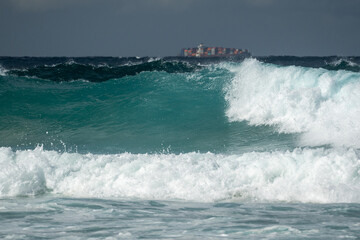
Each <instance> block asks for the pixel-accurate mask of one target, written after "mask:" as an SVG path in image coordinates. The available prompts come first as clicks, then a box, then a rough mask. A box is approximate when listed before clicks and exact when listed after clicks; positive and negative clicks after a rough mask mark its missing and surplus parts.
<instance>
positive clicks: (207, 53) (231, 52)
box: [180, 43, 251, 58]
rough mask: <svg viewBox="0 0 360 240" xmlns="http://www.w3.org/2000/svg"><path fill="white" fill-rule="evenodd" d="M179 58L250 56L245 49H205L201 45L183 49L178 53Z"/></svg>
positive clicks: (205, 47)
mask: <svg viewBox="0 0 360 240" xmlns="http://www.w3.org/2000/svg"><path fill="white" fill-rule="evenodd" d="M180 56H181V57H195V58H219V57H220V58H245V57H250V56H251V54H250V53H249V51H248V50H247V49H238V48H224V47H207V46H204V45H203V44H202V43H201V44H199V46H198V47H195V48H183V49H181V52H180Z"/></svg>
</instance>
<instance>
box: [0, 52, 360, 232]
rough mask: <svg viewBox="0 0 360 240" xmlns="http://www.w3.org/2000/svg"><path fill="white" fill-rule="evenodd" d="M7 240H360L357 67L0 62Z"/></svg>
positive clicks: (320, 61)
mask: <svg viewBox="0 0 360 240" xmlns="http://www.w3.org/2000/svg"><path fill="white" fill-rule="evenodd" d="M0 238H3V239H360V57H337V56H333V57H292V56H270V57H252V58H248V59H245V60H243V61H231V60H229V61H225V60H223V61H217V62H212V61H201V60H198V61H195V60H194V61H184V59H183V58H149V57H145V58H140V57H130V58H124V57H119V58H115V57H81V58H68V57H56V58H36V57H0Z"/></svg>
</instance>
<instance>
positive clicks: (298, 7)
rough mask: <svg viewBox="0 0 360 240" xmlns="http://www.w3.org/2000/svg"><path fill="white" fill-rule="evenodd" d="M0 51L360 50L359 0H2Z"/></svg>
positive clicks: (24, 53)
mask: <svg viewBox="0 0 360 240" xmlns="http://www.w3.org/2000/svg"><path fill="white" fill-rule="evenodd" d="M0 31H1V34H0V56H171V55H177V54H178V53H179V52H180V49H181V48H182V47H193V46H197V45H198V44H199V43H200V42H203V43H204V44H206V45H208V46H223V47H235V48H246V49H249V51H250V52H251V53H252V54H253V55H255V56H266V55H298V56H325V55H343V56H350V55H351V56H354V55H360V0H0Z"/></svg>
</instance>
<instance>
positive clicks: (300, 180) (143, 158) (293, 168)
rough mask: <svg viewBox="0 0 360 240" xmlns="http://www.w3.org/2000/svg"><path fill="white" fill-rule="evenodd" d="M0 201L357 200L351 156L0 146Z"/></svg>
mask: <svg viewBox="0 0 360 240" xmlns="http://www.w3.org/2000/svg"><path fill="white" fill-rule="evenodd" d="M0 168H1V169H2V171H1V172H0V183H1V185H0V197H13V196H29V195H30V196H31V195H38V194H42V193H44V192H50V193H51V194H60V195H63V196H71V197H96V198H97V197H101V198H103V197H105V198H137V199H162V200H176V199H178V200H179V199H180V200H188V201H200V202H214V201H251V202H252V201H258V202H267V201H272V202H274V201H285V202H315V203H334V202H355V203H360V161H359V153H358V152H357V150H353V149H323V148H318V149H295V150H293V151H275V152H251V153H244V154H240V155H223V154H213V153H185V154H131V153H122V154H111V155H101V154H98V155H95V154H78V153H59V152H56V151H45V150H43V149H42V148H41V147H37V148H36V149H34V150H23V151H13V150H12V149H11V148H4V147H3V148H0Z"/></svg>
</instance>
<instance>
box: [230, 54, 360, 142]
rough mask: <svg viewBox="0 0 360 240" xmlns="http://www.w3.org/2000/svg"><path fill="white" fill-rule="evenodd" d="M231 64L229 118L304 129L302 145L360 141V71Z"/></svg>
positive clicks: (252, 61)
mask: <svg viewBox="0 0 360 240" xmlns="http://www.w3.org/2000/svg"><path fill="white" fill-rule="evenodd" d="M230 70H231V71H232V72H233V73H234V74H235V77H234V78H233V79H232V81H231V83H230V84H229V85H228V86H227V87H226V90H225V91H226V97H225V98H226V100H227V102H228V109H227V111H226V115H227V116H228V118H229V119H230V121H248V122H249V123H250V124H251V125H273V126H276V127H277V130H278V131H279V132H282V133H302V137H301V144H303V145H312V146H318V145H325V144H331V145H334V146H349V147H356V148H359V147H360V73H355V72H348V71H343V70H339V71H329V70H325V69H321V68H320V69H315V68H305V67H296V66H287V67H280V66H276V65H272V64H265V63H261V62H259V61H257V60H256V59H249V60H245V61H244V62H243V63H242V64H240V65H239V66H231V67H230Z"/></svg>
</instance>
